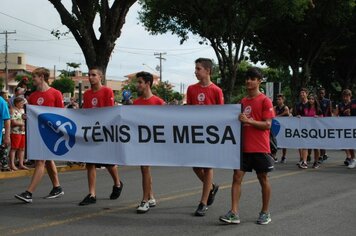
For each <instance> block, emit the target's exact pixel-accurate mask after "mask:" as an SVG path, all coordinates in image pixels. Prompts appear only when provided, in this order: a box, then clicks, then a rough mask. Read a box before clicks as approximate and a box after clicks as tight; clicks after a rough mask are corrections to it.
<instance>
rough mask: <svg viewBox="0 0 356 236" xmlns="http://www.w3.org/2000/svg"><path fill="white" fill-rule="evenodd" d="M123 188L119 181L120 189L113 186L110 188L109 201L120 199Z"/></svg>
mask: <svg viewBox="0 0 356 236" xmlns="http://www.w3.org/2000/svg"><path fill="white" fill-rule="evenodd" d="M123 187H124V184H123V183H122V182H121V181H120V187H117V186H113V187H112V193H111V195H110V199H111V200H115V199H118V198H119V197H120V194H121V191H122V188H123Z"/></svg>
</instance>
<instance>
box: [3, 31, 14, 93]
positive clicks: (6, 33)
mask: <svg viewBox="0 0 356 236" xmlns="http://www.w3.org/2000/svg"><path fill="white" fill-rule="evenodd" d="M0 34H5V74H6V76H5V90H6V91H8V90H9V81H8V80H9V69H8V63H9V61H8V58H7V54H8V44H7V36H8V35H9V34H16V31H7V30H5V31H4V32H2V33H0Z"/></svg>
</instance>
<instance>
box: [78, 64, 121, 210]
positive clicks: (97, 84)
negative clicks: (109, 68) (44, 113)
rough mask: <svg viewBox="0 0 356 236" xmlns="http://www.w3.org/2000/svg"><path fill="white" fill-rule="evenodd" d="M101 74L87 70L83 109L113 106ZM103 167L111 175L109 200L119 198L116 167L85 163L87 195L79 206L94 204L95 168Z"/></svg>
mask: <svg viewBox="0 0 356 236" xmlns="http://www.w3.org/2000/svg"><path fill="white" fill-rule="evenodd" d="M102 77H103V72H102V70H101V69H100V68H98V67H92V68H90V70H89V82H90V86H91V89H88V90H87V91H85V93H84V95H83V100H84V103H83V108H97V107H112V106H114V93H113V91H112V89H111V88H108V87H105V86H103V85H102V84H101V79H102ZM101 166H105V167H106V169H107V170H108V172H109V174H110V175H111V177H112V179H113V181H114V186H113V188H112V193H111V195H110V199H111V200H115V199H118V198H119V197H120V194H121V191H122V188H123V186H124V185H123V183H122V182H121V181H120V178H119V173H118V171H117V166H116V165H109V164H94V163H86V168H87V173H88V185H89V194H88V195H87V196H86V197H85V198H84V199H83V201H81V202H80V203H79V205H80V206H85V205H89V204H94V203H96V191H95V189H96V167H101Z"/></svg>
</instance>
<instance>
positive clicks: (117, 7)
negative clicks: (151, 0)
mask: <svg viewBox="0 0 356 236" xmlns="http://www.w3.org/2000/svg"><path fill="white" fill-rule="evenodd" d="M48 1H49V2H51V3H52V4H53V6H54V7H55V8H56V10H57V12H58V13H59V15H60V17H61V20H62V24H64V25H66V26H67V27H68V29H69V30H70V31H71V33H72V34H73V36H74V38H75V40H76V41H77V42H78V44H79V46H80V48H81V49H82V51H83V54H84V57H85V61H86V63H87V65H88V67H93V66H97V67H100V68H101V70H102V71H103V74H104V75H105V74H106V68H107V66H108V63H109V59H110V56H111V53H112V51H113V49H114V47H115V41H116V40H117V39H118V38H119V37H120V35H121V29H122V26H123V25H124V23H125V17H126V15H127V13H128V11H129V9H130V7H131V6H132V5H133V4H134V3H135V2H136V0H114V1H109V0H100V1H99V0H72V9H71V12H69V11H68V10H67V9H66V8H65V6H64V5H63V4H62V2H61V1H60V0H48ZM110 2H112V3H110ZM97 16H98V17H99V19H100V27H99V29H98V30H97V31H96V30H95V29H94V20H95V18H96V17H97ZM96 33H98V34H100V36H99V37H97V35H96ZM53 34H54V35H55V36H58V37H59V36H60V33H59V32H53Z"/></svg>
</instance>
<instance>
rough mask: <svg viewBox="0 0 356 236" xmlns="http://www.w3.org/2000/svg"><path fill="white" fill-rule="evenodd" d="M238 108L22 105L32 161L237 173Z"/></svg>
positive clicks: (238, 141) (239, 133) (238, 165)
mask: <svg viewBox="0 0 356 236" xmlns="http://www.w3.org/2000/svg"><path fill="white" fill-rule="evenodd" d="M240 112H241V106H240V105H224V106H116V107H107V108H97V109H79V110H73V109H62V108H52V107H42V106H31V105H28V106H27V117H28V120H27V127H26V131H27V150H28V151H27V153H28V157H29V159H34V160H62V161H76V162H88V163H104V164H118V165H150V166H151V165H152V166H190V167H214V168H226V169H239V168H240V152H241V140H240V135H241V127H240V126H241V124H240V122H239V121H238V120H237V117H238V114H240Z"/></svg>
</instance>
